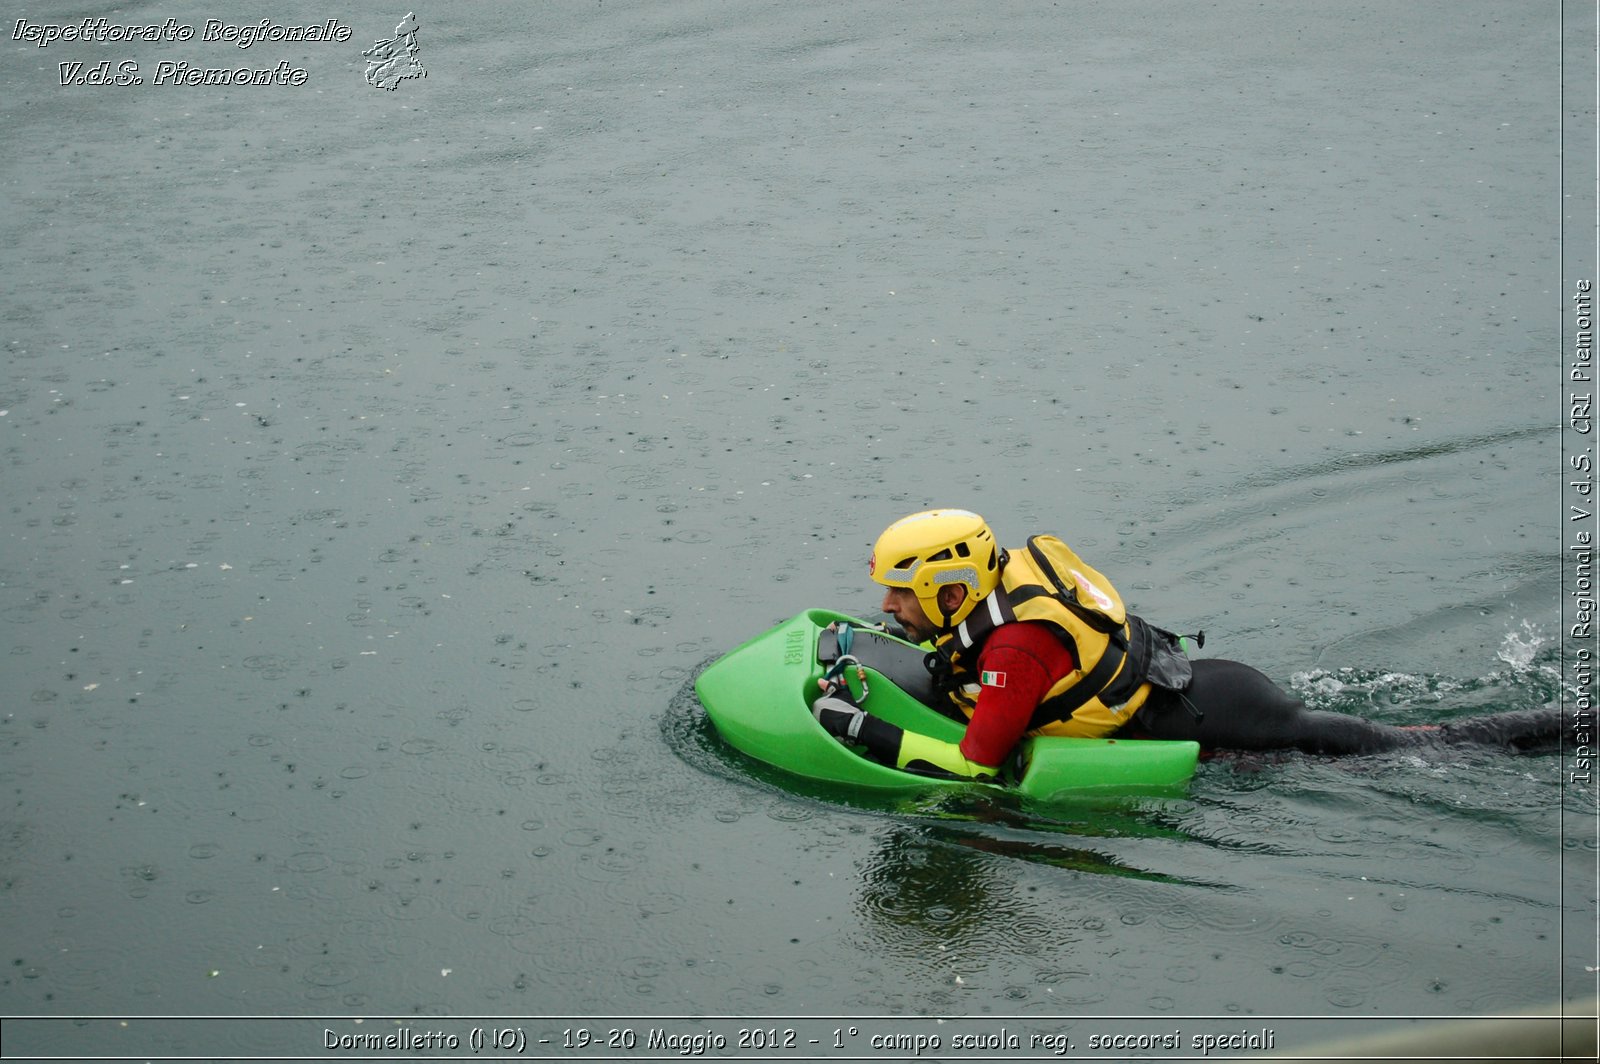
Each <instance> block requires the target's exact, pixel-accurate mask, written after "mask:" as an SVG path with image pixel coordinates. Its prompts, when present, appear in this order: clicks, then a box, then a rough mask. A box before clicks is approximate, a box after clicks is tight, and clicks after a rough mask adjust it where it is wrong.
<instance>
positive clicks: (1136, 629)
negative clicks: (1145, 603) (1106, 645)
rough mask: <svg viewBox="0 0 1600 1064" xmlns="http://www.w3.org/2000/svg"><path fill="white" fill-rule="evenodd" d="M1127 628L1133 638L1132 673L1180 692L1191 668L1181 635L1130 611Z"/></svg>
mask: <svg viewBox="0 0 1600 1064" xmlns="http://www.w3.org/2000/svg"><path fill="white" fill-rule="evenodd" d="M1128 630H1129V634H1130V635H1131V636H1132V637H1133V638H1132V639H1130V640H1129V641H1128V642H1129V655H1130V656H1132V657H1133V660H1132V661H1130V662H1129V665H1130V667H1132V668H1133V670H1134V672H1133V674H1134V675H1136V676H1137V675H1140V674H1143V676H1144V678H1145V679H1146V680H1149V681H1150V683H1151V684H1153V685H1154V686H1156V687H1162V688H1165V689H1166V690H1168V691H1182V690H1184V689H1185V688H1187V687H1188V686H1189V681H1190V680H1191V679H1193V678H1194V668H1193V666H1192V665H1190V663H1189V655H1187V654H1185V653H1184V652H1183V646H1182V644H1181V643H1180V641H1179V640H1180V638H1181V637H1180V636H1177V635H1175V634H1173V633H1172V632H1169V631H1167V630H1166V629H1165V628H1157V627H1156V626H1155V625H1153V624H1149V623H1147V622H1146V621H1145V620H1144V619H1143V618H1140V617H1135V616H1133V615H1131V614H1130V615H1129V617H1128Z"/></svg>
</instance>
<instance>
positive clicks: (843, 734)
mask: <svg viewBox="0 0 1600 1064" xmlns="http://www.w3.org/2000/svg"><path fill="white" fill-rule="evenodd" d="M811 715H812V716H813V717H816V718H817V723H818V724H820V725H822V728H823V730H824V731H826V732H827V733H828V734H829V735H831V736H833V737H834V738H835V739H838V740H840V741H841V742H855V741H857V737H858V736H860V734H861V725H862V724H863V723H865V722H866V719H867V714H866V713H865V712H864V711H863V710H862V709H861V707H860V706H855V705H851V704H850V703H849V702H846V701H845V700H844V699H842V698H837V697H835V696H833V695H823V696H822V697H821V698H819V699H817V700H816V701H815V702H813V703H811Z"/></svg>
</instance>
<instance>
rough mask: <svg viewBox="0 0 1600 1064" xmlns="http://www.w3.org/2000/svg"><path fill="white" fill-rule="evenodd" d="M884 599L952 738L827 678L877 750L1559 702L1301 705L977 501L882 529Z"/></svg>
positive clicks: (1369, 745)
mask: <svg viewBox="0 0 1600 1064" xmlns="http://www.w3.org/2000/svg"><path fill="white" fill-rule="evenodd" d="M868 571H869V573H870V574H871V576H872V579H873V580H875V581H877V582H878V583H879V584H882V585H884V587H885V588H887V590H886V592H885V593H884V597H883V612H885V613H887V614H889V615H890V616H891V617H893V618H894V619H895V621H896V622H897V623H898V624H899V626H900V628H901V629H903V631H904V633H905V635H906V637H907V638H909V639H910V640H911V641H913V642H931V643H932V644H933V647H934V650H933V653H932V654H930V655H929V656H928V665H929V668H930V670H931V671H932V673H933V680H934V688H935V691H936V692H937V694H938V695H939V696H940V701H941V702H943V703H945V704H944V705H941V706H940V707H939V708H941V709H944V710H945V711H946V712H948V713H949V714H950V715H951V716H953V717H955V718H956V719H958V720H961V719H964V720H966V721H967V730H966V735H965V736H964V737H963V738H962V740H961V742H960V743H948V742H943V741H941V740H938V739H934V738H932V737H931V736H926V735H921V734H918V733H916V732H908V731H905V730H903V729H901V728H899V727H897V726H895V725H893V724H890V723H889V722H887V721H884V720H881V719H879V718H877V717H874V716H872V715H871V714H869V713H866V712H864V711H863V710H862V709H861V707H859V706H858V705H856V704H855V703H854V701H853V700H852V699H851V698H850V697H849V688H848V687H846V686H844V685H843V684H835V685H833V686H832V688H831V689H830V690H828V691H827V692H826V693H825V694H824V695H823V696H822V697H821V698H819V699H817V701H816V702H815V703H814V704H813V707H812V712H813V714H814V715H815V716H816V718H817V721H818V722H819V723H820V724H821V725H822V726H823V727H824V728H825V729H827V731H828V732H829V733H830V734H832V735H833V736H835V737H836V738H838V739H840V740H841V741H844V742H849V743H853V744H856V745H859V746H862V747H865V749H866V751H867V754H868V756H870V757H871V758H873V759H874V760H876V761H879V762H882V763H883V764H887V765H891V766H894V767H896V768H902V769H907V770H909V771H914V772H924V773H928V774H933V775H940V776H956V777H970V778H974V779H983V778H987V777H992V776H994V775H996V774H997V773H998V772H999V769H1000V766H1001V765H1002V764H1003V763H1004V762H1005V760H1006V758H1007V757H1008V756H1010V754H1011V752H1012V750H1013V749H1015V747H1016V746H1017V744H1018V743H1019V742H1021V740H1022V739H1023V737H1024V736H1027V735H1067V736H1080V737H1085V738H1096V737H1101V736H1117V737H1123V738H1140V739H1193V740H1196V741H1198V742H1199V743H1200V745H1201V747H1202V748H1204V749H1234V750H1270V749H1297V750H1302V751H1305V752H1307V753H1313V754H1367V753H1375V752H1378V751H1382V750H1391V749H1395V748H1397V747H1402V746H1412V745H1417V744H1420V743H1424V742H1430V741H1433V742H1438V741H1443V742H1458V743H1459V742H1469V743H1487V744H1491V745H1502V746H1519V747H1520V746H1534V745H1554V743H1555V742H1556V740H1557V737H1558V734H1559V729H1560V724H1561V715H1560V711H1559V710H1554V709H1552V710H1538V711H1526V712H1518V713H1504V714H1499V715H1495V716H1489V717H1479V718H1472V719H1468V720H1463V721H1459V722H1451V723H1449V724H1443V725H1428V726H1422V727H1415V728H1401V727H1395V726H1392V725H1387V724H1378V723H1374V722H1372V721H1368V720H1365V719H1363V718H1360V717H1354V716H1350V715H1348V714H1344V713H1329V712H1323V711H1318V710H1310V709H1307V708H1306V707H1305V705H1304V704H1303V703H1301V702H1300V701H1299V700H1298V699H1296V698H1293V697H1292V696H1290V695H1289V694H1288V693H1286V692H1285V691H1283V690H1282V689H1280V688H1279V687H1277V686H1276V685H1275V684H1273V682H1272V681H1271V680H1269V679H1267V677H1266V676H1264V675H1263V674H1262V673H1260V672H1258V671H1257V670H1255V669H1253V668H1251V667H1250V666H1248V665H1243V664H1240V663H1239V662H1236V661H1227V660H1223V659H1220V658H1202V659H1198V660H1194V661H1191V660H1189V658H1188V657H1187V655H1186V654H1185V652H1184V647H1183V642H1184V641H1183V640H1182V639H1181V638H1180V637H1179V636H1177V635H1174V634H1173V633H1171V632H1167V631H1164V630H1162V629H1160V628H1156V627H1155V626H1153V625H1151V624H1148V623H1147V622H1145V621H1144V620H1143V619H1141V618H1139V617H1137V616H1135V615H1133V614H1131V613H1128V612H1127V610H1126V608H1125V607H1124V605H1123V602H1122V599H1121V596H1120V595H1118V594H1117V591H1116V589H1115V588H1114V587H1112V585H1111V583H1110V581H1108V580H1106V578H1105V577H1103V576H1101V575H1100V574H1099V573H1098V572H1096V571H1095V570H1094V569H1092V568H1090V567H1089V566H1088V565H1087V564H1085V563H1084V562H1083V560H1082V559H1080V558H1079V557H1078V556H1077V555H1076V554H1075V553H1074V552H1073V551H1072V549H1071V548H1070V547H1068V546H1067V545H1066V544H1065V543H1063V542H1061V541H1060V540H1059V539H1056V538H1055V537H1053V536H1034V537H1032V538H1031V539H1029V540H1028V543H1027V546H1026V547H1021V548H1016V549H1014V550H1005V549H1003V548H1001V547H1000V546H999V545H998V544H997V543H996V541H995V538H994V534H993V533H992V532H991V531H990V530H989V526H988V524H987V523H986V522H985V521H984V519H983V518H982V517H979V516H978V515H977V514H975V513H971V512H969V511H966V510H929V511H926V512H924V513H917V514H912V515H911V516H909V517H905V518H902V519H901V520H899V521H896V522H895V523H894V524H892V525H890V526H889V527H888V528H887V529H885V530H884V533H883V535H881V536H879V537H878V541H877V544H876V546H875V547H874V549H873V553H872V560H871V561H870V562H869V564H868Z"/></svg>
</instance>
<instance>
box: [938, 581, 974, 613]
mask: <svg viewBox="0 0 1600 1064" xmlns="http://www.w3.org/2000/svg"><path fill="white" fill-rule="evenodd" d="M965 601H967V585H966V584H946V585H944V587H941V588H940V589H939V608H940V609H942V610H944V612H945V613H954V612H956V610H959V609H960V608H961V604H962V603H963V602H965Z"/></svg>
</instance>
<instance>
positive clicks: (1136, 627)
mask: <svg viewBox="0 0 1600 1064" xmlns="http://www.w3.org/2000/svg"><path fill="white" fill-rule="evenodd" d="M1017 621H1035V622H1039V623H1042V624H1044V625H1046V626H1047V627H1049V628H1050V630H1051V631H1052V632H1053V633H1054V634H1055V635H1056V637H1057V638H1059V639H1060V640H1061V641H1062V642H1063V643H1064V644H1065V645H1066V647H1067V649H1068V650H1070V651H1071V652H1072V656H1073V659H1074V664H1075V666H1076V667H1075V669H1074V671H1073V672H1071V673H1069V674H1068V675H1066V676H1063V677H1062V678H1061V679H1059V680H1058V681H1056V683H1055V684H1054V685H1052V686H1051V688H1050V690H1049V691H1048V692H1046V693H1045V697H1044V698H1043V699H1042V700H1041V701H1040V703H1039V706H1038V707H1037V708H1036V709H1035V710H1034V713H1033V716H1032V718H1031V719H1030V721H1029V723H1028V729H1029V731H1030V733H1034V734H1045V735H1079V736H1088V737H1094V736H1100V735H1106V734H1108V733H1110V732H1113V731H1115V730H1116V729H1117V728H1120V727H1121V726H1122V725H1124V724H1126V723H1127V722H1128V720H1129V719H1130V718H1131V717H1132V715H1133V713H1134V711H1135V710H1137V709H1138V708H1139V707H1140V706H1142V705H1144V701H1145V699H1146V698H1148V697H1149V694H1150V687H1151V684H1150V680H1151V678H1152V672H1153V673H1154V674H1155V675H1156V677H1157V678H1159V680H1160V681H1161V682H1162V683H1161V685H1162V686H1171V687H1174V688H1179V689H1181V687H1182V686H1184V685H1185V684H1187V682H1188V677H1189V668H1188V659H1187V658H1185V657H1183V655H1182V651H1181V650H1178V649H1177V645H1178V644H1177V637H1175V636H1172V635H1171V634H1170V633H1167V632H1163V631H1162V630H1160V629H1157V628H1153V627H1151V626H1150V625H1148V624H1146V623H1145V622H1144V621H1143V620H1141V619H1140V618H1138V617H1135V616H1133V615H1132V614H1130V613H1128V611H1127V607H1126V606H1125V605H1124V604H1123V601H1122V596H1121V595H1119V594H1118V593H1117V590H1116V588H1115V587H1113V586H1112V584H1111V581H1109V580H1107V579H1106V578H1105V577H1104V576H1102V575H1101V574H1100V573H1098V572H1096V571H1095V570H1094V569H1093V568H1091V567H1090V566H1089V565H1088V564H1086V563H1085V562H1084V561H1083V559H1081V558H1079V557H1078V555H1077V554H1076V553H1075V552H1074V551H1073V550H1072V548H1071V547H1069V546H1067V545H1066V544H1065V543H1063V542H1062V541H1061V540H1059V539H1057V538H1056V537H1054V536H1034V537H1032V538H1031V539H1029V540H1028V545H1027V547H1026V549H1022V550H1011V551H1006V552H1004V554H1003V557H1002V561H1001V569H1000V586H999V587H997V588H995V590H994V591H992V592H991V593H990V594H988V595H986V596H984V598H983V599H982V600H980V601H979V602H978V604H977V605H976V606H975V607H974V608H973V610H972V612H971V613H969V614H968V615H967V618H966V620H964V621H962V622H961V623H960V624H959V625H957V626H956V627H955V628H953V629H951V630H950V631H948V632H944V633H941V634H940V635H939V636H938V637H937V638H936V639H935V640H934V650H935V654H936V655H937V663H936V665H935V673H936V679H938V680H939V681H941V686H942V687H943V689H944V690H945V692H946V693H947V695H948V696H949V698H950V699H951V701H952V702H953V703H954V704H955V706H956V708H958V709H959V710H960V711H961V712H962V713H963V714H965V715H966V716H967V717H969V718H970V717H971V716H972V712H973V710H974V709H975V708H976V706H977V701H978V691H979V687H980V685H979V684H978V683H977V682H975V681H976V680H977V677H976V676H975V675H974V672H975V670H976V668H977V662H978V655H979V654H980V653H981V652H982V650H983V644H984V642H985V641H986V640H987V639H988V637H989V635H990V634H992V633H993V632H994V630H995V629H996V628H999V627H1000V626H1001V625H1005V624H1012V623H1015V622H1017ZM1153 657H1154V658H1156V659H1158V660H1157V661H1156V662H1155V667H1154V668H1152V658H1153Z"/></svg>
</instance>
